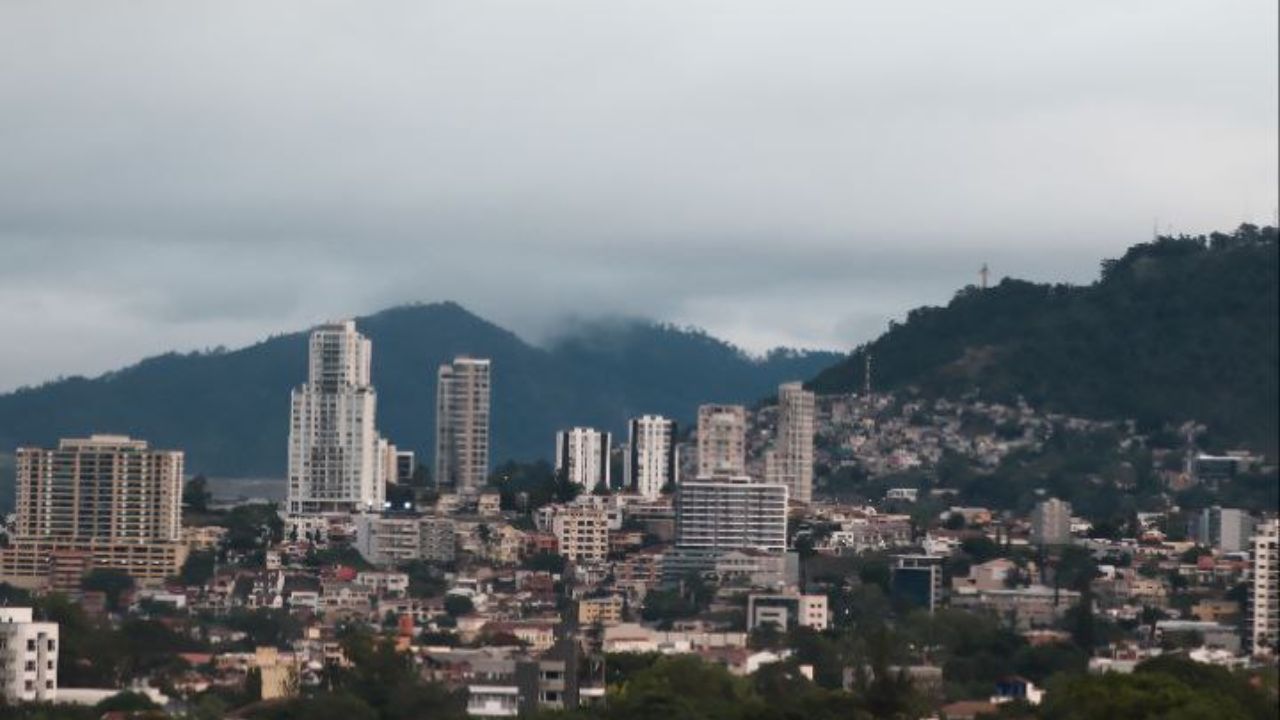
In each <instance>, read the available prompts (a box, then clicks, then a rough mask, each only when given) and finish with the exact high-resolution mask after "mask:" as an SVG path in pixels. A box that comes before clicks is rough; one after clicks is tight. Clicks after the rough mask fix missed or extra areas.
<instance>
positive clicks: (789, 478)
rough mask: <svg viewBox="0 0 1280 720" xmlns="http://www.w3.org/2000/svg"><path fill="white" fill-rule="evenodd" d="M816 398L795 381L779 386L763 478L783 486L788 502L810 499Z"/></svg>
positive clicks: (808, 500) (809, 500)
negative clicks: (771, 445) (770, 449)
mask: <svg viewBox="0 0 1280 720" xmlns="http://www.w3.org/2000/svg"><path fill="white" fill-rule="evenodd" d="M814 405H815V398H814V394H813V393H812V392H809V391H808V390H805V389H804V385H803V384H801V383H798V382H791V383H784V384H782V385H779V386H778V434H777V438H776V440H775V442H774V448H773V453H772V454H771V455H770V462H769V463H768V466H769V467H768V472H767V473H766V477H767V478H768V480H769V481H770V482H774V483H778V484H780V485H786V486H787V488H788V489H789V490H790V491H791V500H792V501H794V502H798V503H804V504H806V505H807V504H809V503H810V502H811V501H812V500H813V419H814Z"/></svg>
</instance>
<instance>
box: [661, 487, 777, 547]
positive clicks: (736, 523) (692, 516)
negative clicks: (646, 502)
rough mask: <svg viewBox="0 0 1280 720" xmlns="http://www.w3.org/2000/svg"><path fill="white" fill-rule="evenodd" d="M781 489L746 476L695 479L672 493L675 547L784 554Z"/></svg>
mask: <svg viewBox="0 0 1280 720" xmlns="http://www.w3.org/2000/svg"><path fill="white" fill-rule="evenodd" d="M787 494H788V490H787V486H785V485H777V484H773V483H758V482H754V481H752V480H751V478H749V477H746V476H736V477H700V478H698V479H697V480H693V481H689V480H686V481H684V482H682V483H680V485H679V486H678V487H677V488H676V496H675V510H676V546H677V547H680V548H687V549H703V550H743V549H755V550H763V551H766V552H784V551H785V550H786V549H787Z"/></svg>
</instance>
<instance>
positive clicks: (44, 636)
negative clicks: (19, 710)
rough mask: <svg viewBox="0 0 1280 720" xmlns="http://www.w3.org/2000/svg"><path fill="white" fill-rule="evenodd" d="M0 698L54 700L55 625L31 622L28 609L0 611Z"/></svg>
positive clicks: (55, 665) (55, 672)
mask: <svg viewBox="0 0 1280 720" xmlns="http://www.w3.org/2000/svg"><path fill="white" fill-rule="evenodd" d="M0 696H2V697H3V698H4V699H5V700H8V701H9V702H53V701H55V700H56V699H57V697H58V624H57V623H51V622H34V621H33V620H32V614H31V608H17V607H15V608H0Z"/></svg>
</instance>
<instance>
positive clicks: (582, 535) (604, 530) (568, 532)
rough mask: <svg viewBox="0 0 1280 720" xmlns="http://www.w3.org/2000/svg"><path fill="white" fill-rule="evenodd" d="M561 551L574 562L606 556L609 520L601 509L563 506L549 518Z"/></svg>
mask: <svg viewBox="0 0 1280 720" xmlns="http://www.w3.org/2000/svg"><path fill="white" fill-rule="evenodd" d="M551 532H552V533H553V534H554V535H555V536H556V542H557V544H558V545H559V549H560V554H561V555H563V556H565V557H566V558H568V559H570V560H572V561H573V562H575V563H585V564H592V563H600V562H604V561H605V559H606V558H607V557H608V556H609V519H608V516H607V515H606V513H605V511H604V510H602V509H600V508H594V507H587V506H583V505H566V506H564V507H561V508H559V509H558V510H557V511H556V514H555V516H554V517H553V518H552V519H551Z"/></svg>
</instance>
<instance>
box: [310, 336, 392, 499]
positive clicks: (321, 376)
mask: <svg viewBox="0 0 1280 720" xmlns="http://www.w3.org/2000/svg"><path fill="white" fill-rule="evenodd" d="M371 357H372V344H371V343H370V342H369V339H368V338H366V337H365V336H363V335H361V334H360V333H358V332H356V325H355V322H353V321H351V320H346V321H342V322H336V323H329V324H327V325H321V326H320V327H317V328H316V329H315V330H312V332H311V342H310V354H309V360H308V368H309V370H308V375H307V382H306V383H304V384H303V385H301V386H299V387H298V388H296V389H295V390H294V391H293V409H292V413H291V416H290V423H289V512H290V513H291V514H294V515H311V514H319V513H331V512H360V511H368V510H380V509H381V508H382V505H383V500H384V498H385V497H386V488H385V487H384V482H385V477H384V476H385V472H384V467H385V463H384V458H383V455H382V453H380V452H379V437H378V431H377V429H376V427H375V424H374V413H375V411H376V408H377V393H375V392H374V389H373V386H372V385H371V384H370V382H369V366H370V360H371Z"/></svg>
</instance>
